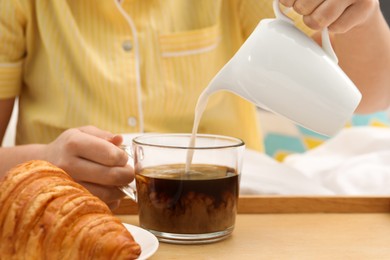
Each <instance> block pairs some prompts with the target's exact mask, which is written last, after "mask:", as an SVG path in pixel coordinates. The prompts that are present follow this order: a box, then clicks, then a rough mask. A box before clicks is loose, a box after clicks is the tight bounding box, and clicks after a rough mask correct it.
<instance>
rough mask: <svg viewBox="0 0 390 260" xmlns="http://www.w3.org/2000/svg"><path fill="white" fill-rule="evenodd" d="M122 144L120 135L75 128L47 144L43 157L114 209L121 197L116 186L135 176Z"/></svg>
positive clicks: (129, 180)
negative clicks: (121, 147) (121, 146)
mask: <svg viewBox="0 0 390 260" xmlns="http://www.w3.org/2000/svg"><path fill="white" fill-rule="evenodd" d="M121 143H122V137H121V136H119V135H114V134H112V133H109V132H106V131H103V130H100V129H98V128H96V127H93V126H85V127H80V128H74V129H69V130H67V131H65V132H64V133H62V134H61V135H60V136H59V137H58V138H57V139H56V140H55V141H53V142H52V143H50V144H48V145H47V149H46V152H45V154H46V155H45V157H46V160H47V161H49V162H51V163H53V164H54V165H56V166H58V167H60V168H62V169H63V170H65V171H66V172H67V173H68V174H69V175H71V176H72V178H73V179H75V180H76V181H77V182H79V183H80V184H82V185H83V186H84V187H86V188H87V189H88V190H89V191H90V192H92V193H93V194H94V195H96V196H97V197H99V198H100V199H101V200H103V201H104V202H105V203H107V205H108V206H109V207H110V208H112V209H113V208H115V207H117V206H118V205H119V202H120V199H121V198H122V197H124V194H123V193H122V192H121V191H120V190H119V189H118V188H117V187H118V186H122V185H126V184H128V183H130V182H131V181H132V180H133V179H134V172H133V169H132V168H131V166H129V165H127V160H128V155H127V154H126V152H124V151H123V150H122V149H120V148H119V147H118V145H120V144H121Z"/></svg>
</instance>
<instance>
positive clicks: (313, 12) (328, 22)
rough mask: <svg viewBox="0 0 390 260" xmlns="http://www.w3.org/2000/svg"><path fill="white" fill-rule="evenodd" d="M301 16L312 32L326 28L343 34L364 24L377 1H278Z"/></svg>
mask: <svg viewBox="0 0 390 260" xmlns="http://www.w3.org/2000/svg"><path fill="white" fill-rule="evenodd" d="M280 3H281V4H283V5H285V6H286V7H292V8H293V9H294V10H295V12H297V13H298V14H301V15H302V16H303V21H304V23H305V24H306V25H307V26H308V27H310V28H311V29H313V30H321V29H323V28H326V27H328V28H329V30H330V31H332V32H334V33H344V32H347V31H349V30H351V29H352V28H354V27H356V26H358V25H360V24H362V23H364V22H365V21H366V20H367V19H368V17H369V16H370V15H371V14H372V13H373V11H374V10H375V9H376V8H378V6H379V2H378V0H280Z"/></svg>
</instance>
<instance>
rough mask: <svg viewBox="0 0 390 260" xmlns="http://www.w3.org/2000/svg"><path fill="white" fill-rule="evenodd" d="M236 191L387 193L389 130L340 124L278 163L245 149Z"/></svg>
mask: <svg viewBox="0 0 390 260" xmlns="http://www.w3.org/2000/svg"><path fill="white" fill-rule="evenodd" d="M241 194H280V195H307V194H314V195H332V194H333V195H389V194H390V130H389V129H388V128H380V127H353V128H345V129H343V130H342V131H341V132H340V133H339V134H338V135H336V136H334V137H333V138H331V139H330V140H328V141H327V142H325V143H324V144H322V145H320V146H318V147H317V148H315V149H313V150H310V151H308V152H305V153H303V154H294V155H289V156H288V157H287V158H286V159H285V161H284V162H283V163H278V162H276V161H275V160H273V159H271V158H270V157H268V156H266V155H264V154H261V153H257V152H254V151H250V150H247V152H246V155H245V159H244V166H243V171H242V177H241Z"/></svg>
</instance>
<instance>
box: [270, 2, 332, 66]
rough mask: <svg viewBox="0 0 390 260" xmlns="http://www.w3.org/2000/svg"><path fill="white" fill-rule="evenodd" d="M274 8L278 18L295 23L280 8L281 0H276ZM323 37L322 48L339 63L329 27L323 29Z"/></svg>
mask: <svg viewBox="0 0 390 260" xmlns="http://www.w3.org/2000/svg"><path fill="white" fill-rule="evenodd" d="M273 9H274V13H275V16H276V18H277V19H281V20H283V21H285V22H289V23H291V24H293V21H292V20H291V19H290V18H289V17H288V16H287V15H285V14H284V13H283V12H282V10H280V7H279V0H274V2H273ZM321 38H322V49H323V50H324V51H325V53H326V54H327V55H328V57H329V58H330V59H331V60H332V61H334V63H336V64H338V63H339V59H338V58H337V55H336V53H335V51H334V50H333V47H332V43H331V42H330V38H329V32H328V28H324V29H323V30H322V32H321Z"/></svg>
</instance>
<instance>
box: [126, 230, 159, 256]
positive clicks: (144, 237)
mask: <svg viewBox="0 0 390 260" xmlns="http://www.w3.org/2000/svg"><path fill="white" fill-rule="evenodd" d="M123 225H124V226H125V227H126V228H127V230H128V231H129V232H130V233H131V234H132V235H133V237H134V239H135V241H136V242H137V243H138V244H139V245H140V246H141V250H142V252H141V255H140V256H139V257H138V259H147V258H149V257H151V256H152V255H153V254H154V253H155V252H156V251H157V248H158V244H159V243H158V240H157V237H156V236H155V235H153V234H152V233H150V232H149V231H147V230H145V229H143V228H140V227H137V226H134V225H130V224H127V223H123Z"/></svg>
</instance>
